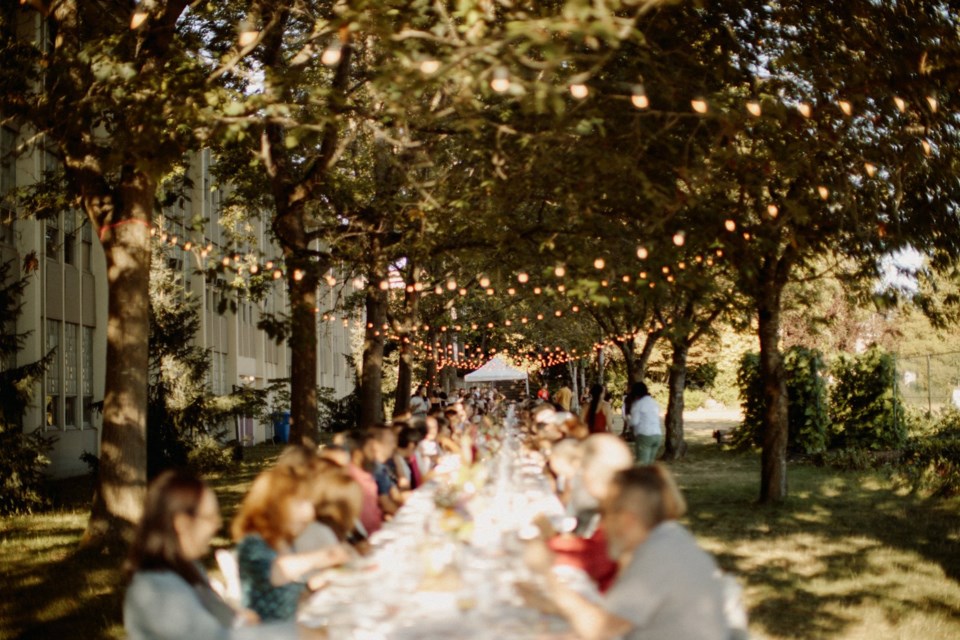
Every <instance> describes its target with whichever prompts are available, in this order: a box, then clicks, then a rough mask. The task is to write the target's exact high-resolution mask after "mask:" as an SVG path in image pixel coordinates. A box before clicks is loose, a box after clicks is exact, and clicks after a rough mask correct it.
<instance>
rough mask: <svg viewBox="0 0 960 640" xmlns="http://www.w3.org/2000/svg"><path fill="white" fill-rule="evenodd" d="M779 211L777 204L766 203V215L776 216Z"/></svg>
mask: <svg viewBox="0 0 960 640" xmlns="http://www.w3.org/2000/svg"><path fill="white" fill-rule="evenodd" d="M779 213H780V208H779V207H777V205H775V204H768V205H767V215H768V216H770V217H771V218H776V217H777V214H779Z"/></svg>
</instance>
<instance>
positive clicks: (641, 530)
mask: <svg viewBox="0 0 960 640" xmlns="http://www.w3.org/2000/svg"><path fill="white" fill-rule="evenodd" d="M685 510H686V505H685V503H684V501H683V497H682V496H681V495H680V492H679V490H678V489H677V487H676V484H675V483H674V481H673V478H672V477H671V476H670V473H669V472H668V471H667V470H666V468H664V467H662V466H660V465H651V466H645V467H637V468H629V469H625V470H623V471H620V472H619V473H618V474H617V475H616V476H615V477H614V480H613V483H612V485H611V487H610V490H609V492H608V495H607V497H606V499H605V500H604V501H603V503H602V511H603V520H604V525H605V529H606V533H607V545H608V547H609V550H610V555H611V556H613V557H614V558H616V559H617V560H618V562H619V563H620V564H621V569H620V573H619V575H618V576H617V580H616V582H615V583H614V584H613V586H612V588H611V589H610V590H609V592H607V594H606V595H605V597H604V600H603V602H602V603H599V604H598V603H594V602H591V601H590V600H588V599H586V598H584V597H583V596H581V595H579V594H577V593H576V592H574V591H573V590H571V589H570V588H569V587H568V586H566V585H565V584H563V582H561V581H560V580H559V579H558V578H557V577H556V576H555V575H554V574H553V573H552V572H550V571H549V568H550V566H551V564H550V561H549V557H548V556H545V555H544V554H539V553H531V554H527V560H528V564H529V565H530V566H531V568H532V569H534V570H535V571H538V572H540V573H542V574H543V575H544V578H545V584H546V591H545V592H541V591H539V590H538V589H537V588H535V587H532V586H530V585H518V588H519V589H520V591H521V593H522V594H523V595H524V597H525V598H526V599H527V600H528V602H529V603H531V604H533V605H534V606H537V607H538V608H540V609H541V610H544V611H548V612H552V613H558V614H560V615H562V616H563V617H564V618H566V619H567V621H568V622H569V623H570V625H571V626H572V627H573V629H574V631H576V633H577V635H578V636H580V637H581V638H590V639H597V640H603V639H608V638H620V637H623V638H626V639H627V640H640V639H641V638H653V639H659V638H663V639H669V640H728V638H729V637H730V635H731V629H730V626H729V625H728V623H727V620H726V617H725V613H724V591H723V590H724V585H723V582H722V579H721V577H720V572H719V570H718V568H717V565H716V562H714V560H713V558H712V557H711V556H710V555H709V554H707V553H706V552H705V551H703V549H701V548H700V547H699V546H698V545H697V542H696V540H695V539H694V537H693V535H691V534H690V532H689V531H687V529H685V528H684V527H683V526H682V525H681V524H679V523H678V522H677V521H676V520H677V518H679V517H680V516H682V515H683V513H684V511H685Z"/></svg>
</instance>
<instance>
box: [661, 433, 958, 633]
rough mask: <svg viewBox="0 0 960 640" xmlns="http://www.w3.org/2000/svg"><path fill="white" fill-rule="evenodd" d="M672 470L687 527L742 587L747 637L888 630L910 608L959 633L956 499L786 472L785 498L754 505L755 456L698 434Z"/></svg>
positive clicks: (855, 479) (804, 470)
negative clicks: (874, 624) (874, 621)
mask: <svg viewBox="0 0 960 640" xmlns="http://www.w3.org/2000/svg"><path fill="white" fill-rule="evenodd" d="M671 468H672V469H673V470H674V472H675V473H676V475H677V478H678V481H679V483H680V485H681V486H682V487H683V490H684V492H685V494H686V497H687V500H688V503H689V506H690V509H689V513H688V516H687V520H688V522H689V525H690V528H691V529H692V530H693V531H694V532H695V533H696V535H697V536H698V538H699V539H700V540H701V541H703V542H704V544H705V546H708V547H710V548H711V550H713V551H714V553H715V555H716V557H717V560H718V562H719V563H720V565H721V566H722V567H723V568H724V569H725V570H727V571H730V572H732V573H734V574H736V575H737V576H738V578H739V580H740V582H741V584H743V585H744V587H745V589H746V590H747V593H748V596H749V597H748V603H749V605H750V606H749V608H750V611H749V613H750V617H751V628H753V629H755V630H759V631H762V632H764V633H767V634H769V635H771V636H773V637H781V638H834V637H843V636H844V634H845V633H847V632H848V631H849V630H850V629H851V628H852V627H855V626H857V625H860V624H862V623H863V620H862V617H863V616H864V615H866V612H867V611H868V610H869V611H870V612H871V615H880V614H877V613H876V612H878V611H879V612H882V616H883V618H884V619H885V620H886V623H887V624H888V625H890V626H891V627H894V628H895V627H896V626H897V625H898V623H899V622H900V620H901V619H902V618H904V617H906V616H910V615H913V614H915V613H917V612H918V611H923V612H924V614H925V615H929V616H930V617H931V621H930V622H929V624H931V625H933V626H934V627H937V625H939V624H941V623H945V624H946V625H947V626H949V627H950V629H943V628H942V627H939V629H940V631H938V633H941V632H942V633H945V634H949V633H951V630H953V631H955V630H956V629H958V628H960V626H955V625H956V624H957V623H958V622H960V610H958V606H957V603H958V596H957V593H960V589H958V584H957V583H958V582H960V514H958V510H957V508H956V506H957V505H956V503H955V502H945V501H942V500H937V499H922V498H920V497H917V496H913V495H904V494H902V493H898V492H897V491H896V490H895V488H894V486H893V483H892V482H891V481H890V480H889V479H888V478H885V477H884V476H883V474H881V473H875V472H868V473H844V472H838V471H835V470H832V469H822V468H815V467H807V466H801V465H793V466H791V468H790V470H789V472H788V473H789V482H790V497H789V498H788V500H787V501H786V502H785V503H784V504H781V505H777V506H761V505H759V504H757V496H758V488H759V476H760V470H759V469H760V467H759V456H758V454H755V453H734V452H728V451H721V450H719V449H718V448H717V447H716V445H715V444H708V441H707V440H706V439H705V438H702V437H700V438H695V439H692V441H691V442H690V449H689V453H688V456H687V458H686V459H685V460H683V461H681V462H678V463H672V464H671ZM924 561H925V562H924ZM941 572H942V573H941ZM939 591H942V592H943V593H939ZM951 594H952V595H951ZM877 637H879V636H877ZM903 637H906V636H903ZM928 637H930V636H928ZM937 637H951V636H950V635H943V636H939V635H938V636H937ZM954 637H955V636H954Z"/></svg>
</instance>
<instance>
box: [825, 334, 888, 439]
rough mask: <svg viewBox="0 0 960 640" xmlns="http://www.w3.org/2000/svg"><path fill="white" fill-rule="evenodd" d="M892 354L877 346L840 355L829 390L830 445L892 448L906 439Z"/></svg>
mask: <svg viewBox="0 0 960 640" xmlns="http://www.w3.org/2000/svg"><path fill="white" fill-rule="evenodd" d="M895 367H896V365H895V363H894V360H893V357H892V356H891V355H890V354H889V353H886V352H884V351H882V350H881V349H879V348H877V347H871V348H870V349H868V350H867V351H865V352H864V353H863V354H861V355H860V356H856V357H852V356H840V358H838V360H837V362H836V363H835V364H834V367H833V376H834V378H835V383H834V385H833V388H832V389H831V392H830V421H831V423H832V433H831V442H830V444H831V447H834V448H847V447H864V448H867V449H873V450H878V449H895V448H898V447H900V446H902V445H903V443H904V442H905V440H906V427H905V422H906V421H905V418H904V412H903V405H902V403H901V402H900V401H899V398H898V397H897V396H896V395H895V392H894V378H895V376H896V369H895Z"/></svg>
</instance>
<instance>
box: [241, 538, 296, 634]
mask: <svg viewBox="0 0 960 640" xmlns="http://www.w3.org/2000/svg"><path fill="white" fill-rule="evenodd" d="M278 555H279V553H278V552H277V550H276V549H274V548H273V547H271V546H270V545H269V544H267V541H266V540H264V539H263V538H261V537H260V535H259V534H256V533H250V534H248V535H247V536H246V537H245V538H244V539H243V540H241V541H240V544H238V545H237V564H238V565H239V567H240V584H241V585H243V606H244V607H247V608H248V609H252V610H253V611H256V612H257V615H259V616H260V619H261V620H292V619H293V618H294V616H295V615H296V613H297V604H298V603H299V602H300V596H301V595H302V594H303V590H304V588H305V585H304V584H303V583H302V582H288V583H287V584H285V585H281V586H279V587H276V586H274V585H273V584H271V583H270V572H271V571H272V569H273V562H274V561H275V560H276V559H277V556H278Z"/></svg>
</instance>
